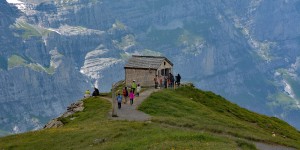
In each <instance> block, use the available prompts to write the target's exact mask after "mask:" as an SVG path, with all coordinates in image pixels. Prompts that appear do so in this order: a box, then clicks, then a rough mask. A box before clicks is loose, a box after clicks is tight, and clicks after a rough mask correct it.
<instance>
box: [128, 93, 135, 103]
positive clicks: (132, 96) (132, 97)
mask: <svg viewBox="0 0 300 150" xmlns="http://www.w3.org/2000/svg"><path fill="white" fill-rule="evenodd" d="M129 98H130V105H132V104H133V99H134V92H133V90H131V91H130V94H129Z"/></svg>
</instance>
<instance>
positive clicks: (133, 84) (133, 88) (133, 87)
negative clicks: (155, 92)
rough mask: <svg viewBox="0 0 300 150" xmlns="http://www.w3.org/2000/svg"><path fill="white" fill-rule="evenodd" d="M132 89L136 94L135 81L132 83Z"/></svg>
mask: <svg viewBox="0 0 300 150" xmlns="http://www.w3.org/2000/svg"><path fill="white" fill-rule="evenodd" d="M131 89H132V90H133V93H134V92H135V89H136V83H135V80H133V81H132V84H131Z"/></svg>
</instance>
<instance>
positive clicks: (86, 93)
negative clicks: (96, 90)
mask: <svg viewBox="0 0 300 150" xmlns="http://www.w3.org/2000/svg"><path fill="white" fill-rule="evenodd" d="M90 94H91V92H90V90H86V91H85V93H84V96H83V98H89V97H90Z"/></svg>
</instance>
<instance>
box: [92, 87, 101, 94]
mask: <svg viewBox="0 0 300 150" xmlns="http://www.w3.org/2000/svg"><path fill="white" fill-rule="evenodd" d="M92 96H100V92H99V90H98V89H97V88H95V87H94V92H93V94H92Z"/></svg>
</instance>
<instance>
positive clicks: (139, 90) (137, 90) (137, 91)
mask: <svg viewBox="0 0 300 150" xmlns="http://www.w3.org/2000/svg"><path fill="white" fill-rule="evenodd" d="M141 90H142V87H141V86H140V84H138V85H137V87H136V95H137V96H140V92H141Z"/></svg>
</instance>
